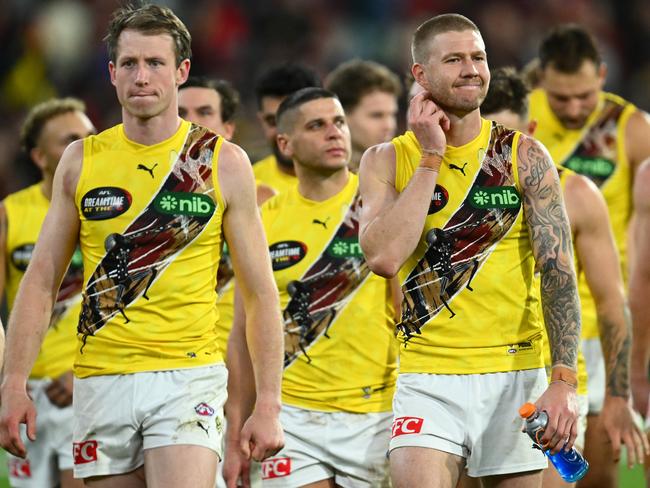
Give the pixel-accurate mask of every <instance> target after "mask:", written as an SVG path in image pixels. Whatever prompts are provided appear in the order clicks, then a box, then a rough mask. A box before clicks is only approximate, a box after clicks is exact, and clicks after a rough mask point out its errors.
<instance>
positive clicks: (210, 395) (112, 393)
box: [73, 364, 228, 478]
mask: <svg viewBox="0 0 650 488" xmlns="http://www.w3.org/2000/svg"><path fill="white" fill-rule="evenodd" d="M227 379H228V372H227V371H226V368H225V366H224V365H223V364H217V365H213V366H206V367H200V368H189V369H176V370H171V371H151V372H142V373H132V374H124V375H106V376H91V377H88V378H75V383H74V415H75V425H74V447H73V456H74V475H75V478H88V477H90V476H105V475H111V474H121V473H128V472H129V471H133V470H134V469H136V468H138V467H140V466H142V465H143V464H144V450H146V449H153V448H156V447H163V446H172V445H176V444H192V445H197V446H204V447H207V448H209V449H212V450H213V451H215V452H216V453H217V455H218V456H219V457H221V438H222V436H223V432H224V429H223V404H224V403H225V401H226V384H227Z"/></svg>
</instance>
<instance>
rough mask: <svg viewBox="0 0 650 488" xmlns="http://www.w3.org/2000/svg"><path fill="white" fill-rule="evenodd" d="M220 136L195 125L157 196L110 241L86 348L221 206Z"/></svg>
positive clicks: (93, 283) (87, 319) (94, 292)
mask: <svg viewBox="0 0 650 488" xmlns="http://www.w3.org/2000/svg"><path fill="white" fill-rule="evenodd" d="M218 140H219V136H217V135H216V134H214V133H212V132H210V131H209V130H208V129H205V128H204V127H200V126H197V125H192V127H191V128H190V130H189V132H188V134H187V137H186V139H185V143H184V144H183V148H182V149H181V151H180V152H179V153H178V157H177V159H176V161H175V163H174V164H173V165H172V168H171V171H170V172H169V174H168V175H167V177H166V179H165V181H164V183H163V184H162V186H161V188H160V189H159V191H158V192H157V193H156V194H155V195H154V197H153V198H152V199H151V200H150V202H149V204H148V205H147V206H146V207H145V209H144V210H143V211H142V212H141V213H140V215H138V217H137V218H136V219H135V220H134V221H133V222H132V223H131V224H130V225H129V226H128V227H127V228H126V230H124V231H123V232H122V233H121V234H120V233H113V234H110V235H108V236H107V238H106V240H105V243H104V247H105V249H106V254H105V255H104V257H103V259H102V260H101V261H100V263H99V264H98V266H97V268H96V269H95V271H94V273H93V274H92V276H91V277H90V279H89V280H88V283H87V285H86V290H85V293H84V300H83V304H82V312H81V316H80V320H79V327H78V331H79V333H80V334H83V339H84V344H85V343H86V340H87V338H88V336H89V335H94V334H95V333H96V332H97V331H98V330H99V329H101V328H102V327H103V326H104V325H105V324H106V323H107V322H108V321H109V320H110V319H112V318H113V317H114V316H116V315H117V314H121V315H122V316H123V317H124V319H125V320H126V321H127V322H128V321H129V319H128V317H127V316H126V313H125V308H126V307H127V306H128V305H129V304H130V303H132V302H133V301H135V300H136V299H137V298H139V297H140V296H144V297H145V298H147V290H148V289H149V287H150V286H151V285H152V284H153V282H154V281H155V280H156V279H157V277H159V275H161V274H162V273H163V272H164V271H165V269H166V268H167V267H168V266H169V265H170V264H171V263H172V261H173V259H174V257H175V256H176V255H178V253H180V252H181V251H182V250H183V249H184V248H185V247H187V246H188V245H190V243H191V242H192V241H193V240H194V239H195V238H196V237H198V236H199V235H200V234H201V232H202V231H203V229H204V227H205V226H206V225H207V223H208V222H209V221H210V219H211V218H212V215H213V214H214V212H215V209H216V208H217V206H218V205H219V200H218V198H217V196H216V191H215V188H214V184H213V182H214V179H213V160H214V151H215V146H217V142H218Z"/></svg>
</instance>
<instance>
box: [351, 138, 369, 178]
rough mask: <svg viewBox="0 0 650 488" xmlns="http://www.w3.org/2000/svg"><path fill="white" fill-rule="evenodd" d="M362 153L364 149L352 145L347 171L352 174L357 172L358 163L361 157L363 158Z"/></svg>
mask: <svg viewBox="0 0 650 488" xmlns="http://www.w3.org/2000/svg"><path fill="white" fill-rule="evenodd" d="M364 151H365V148H363V147H361V146H355V145H354V143H353V144H352V157H351V158H350V164H348V169H349V170H350V171H352V172H353V173H358V172H359V163H361V156H363V153H364Z"/></svg>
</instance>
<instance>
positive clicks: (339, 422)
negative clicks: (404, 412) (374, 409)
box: [262, 405, 392, 488]
mask: <svg viewBox="0 0 650 488" xmlns="http://www.w3.org/2000/svg"><path fill="white" fill-rule="evenodd" d="M391 420H392V413H391V412H381V413H347V412H318V411H314V410H307V409H303V408H296V407H292V406H289V405H282V411H281V412H280V421H281V422H282V426H283V427H284V435H285V446H284V448H283V449H282V451H280V452H279V453H278V454H276V455H275V456H274V457H273V458H271V459H267V460H265V461H264V462H263V463H262V484H263V486H264V487H265V488H266V487H270V488H292V487H300V486H303V485H306V484H309V483H314V482H316V481H320V480H326V479H329V478H333V479H334V481H335V483H336V484H337V485H338V486H342V487H344V488H356V487H364V488H368V487H373V488H376V487H383V486H388V479H389V472H388V458H387V456H386V451H387V449H388V440H389V437H390V424H391Z"/></svg>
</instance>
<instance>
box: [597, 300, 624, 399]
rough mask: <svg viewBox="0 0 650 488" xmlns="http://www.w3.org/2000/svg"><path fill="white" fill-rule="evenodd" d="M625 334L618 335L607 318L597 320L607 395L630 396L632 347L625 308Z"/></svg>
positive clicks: (614, 325) (615, 328)
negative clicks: (603, 358) (605, 373)
mask: <svg viewBox="0 0 650 488" xmlns="http://www.w3.org/2000/svg"><path fill="white" fill-rule="evenodd" d="M624 315H625V325H626V327H625V334H620V333H619V328H618V327H616V324H613V323H611V322H610V321H609V318H607V317H602V318H599V322H600V324H599V325H600V329H601V330H602V331H603V332H604V333H602V334H601V342H602V346H603V353H604V356H605V369H606V370H607V393H609V394H610V395H613V396H620V397H626V398H627V397H628V396H629V395H630V348H631V347H632V334H631V327H632V326H631V319H630V313H629V310H628V308H627V306H626V307H625V310H624Z"/></svg>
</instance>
